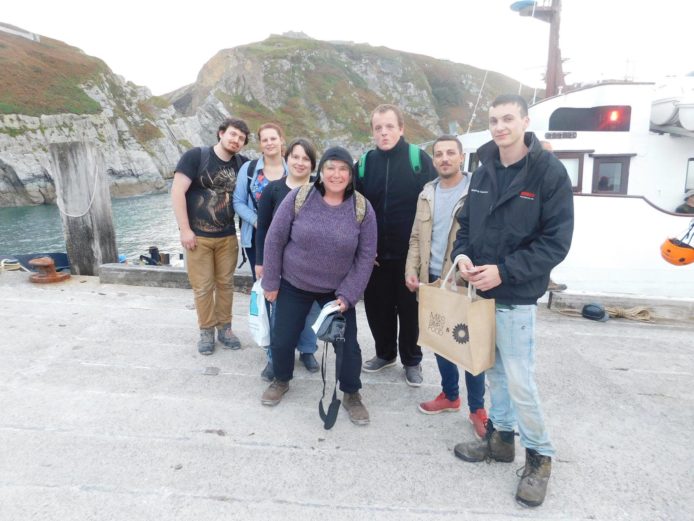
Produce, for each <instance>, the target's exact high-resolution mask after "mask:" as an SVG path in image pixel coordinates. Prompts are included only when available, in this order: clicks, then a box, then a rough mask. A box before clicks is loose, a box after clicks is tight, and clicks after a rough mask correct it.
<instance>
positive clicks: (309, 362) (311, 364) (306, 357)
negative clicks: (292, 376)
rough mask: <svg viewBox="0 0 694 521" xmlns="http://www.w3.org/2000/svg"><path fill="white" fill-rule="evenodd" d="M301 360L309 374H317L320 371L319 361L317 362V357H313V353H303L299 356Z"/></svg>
mask: <svg viewBox="0 0 694 521" xmlns="http://www.w3.org/2000/svg"><path fill="white" fill-rule="evenodd" d="M299 360H301V362H302V363H303V364H304V367H305V368H306V370H307V371H308V372H309V373H317V372H318V369H320V366H319V365H318V360H316V357H315V356H313V353H301V354H300V355H299Z"/></svg>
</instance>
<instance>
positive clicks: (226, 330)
mask: <svg viewBox="0 0 694 521" xmlns="http://www.w3.org/2000/svg"><path fill="white" fill-rule="evenodd" d="M217 338H219V341H220V342H221V343H222V346H223V347H224V349H241V341H240V340H239V337H237V336H236V335H235V334H234V333H233V332H232V331H231V324H230V323H229V324H224V325H223V326H222V327H220V328H219V329H217Z"/></svg>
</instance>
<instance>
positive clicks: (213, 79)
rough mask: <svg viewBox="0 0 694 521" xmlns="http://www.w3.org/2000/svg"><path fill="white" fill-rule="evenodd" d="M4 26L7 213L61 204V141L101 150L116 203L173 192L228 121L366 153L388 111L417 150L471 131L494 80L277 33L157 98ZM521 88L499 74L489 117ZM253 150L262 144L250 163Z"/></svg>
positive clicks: (0, 60) (425, 61)
mask: <svg viewBox="0 0 694 521" xmlns="http://www.w3.org/2000/svg"><path fill="white" fill-rule="evenodd" d="M0 25H1V24H0ZM1 29H2V27H0V64H2V67H3V74H2V75H0V206H18V205H31V204H42V203H52V202H54V201H55V188H54V184H53V178H52V175H51V170H50V169H51V166H50V160H49V152H48V147H49V145H50V144H51V143H60V142H69V141H85V142H89V143H92V144H94V145H96V146H97V148H98V149H99V150H100V151H101V153H102V154H103V156H104V162H105V164H106V165H107V175H108V176H109V180H110V185H111V193H112V195H114V196H127V195H133V194H138V193H145V192H150V191H154V190H162V189H164V188H165V184H166V183H165V180H166V179H167V178H169V177H170V176H171V175H172V171H173V169H174V167H175V165H176V162H177V160H178V158H179V157H180V154H181V153H182V152H183V151H185V150H186V149H187V148H190V147H191V146H197V145H202V144H212V143H214V142H215V141H216V138H215V131H216V127H217V126H218V124H219V122H220V121H221V120H222V119H224V118H225V117H228V116H229V115H234V116H237V117H241V118H243V119H245V120H246V121H248V123H249V126H250V127H251V129H255V128H257V127H258V125H259V124H261V123H263V122H266V121H276V122H279V123H280V124H282V125H283V126H284V128H285V130H286V131H287V135H288V136H289V137H290V138H291V137H294V136H298V135H303V136H307V137H309V138H311V139H313V140H314V141H315V142H316V143H317V144H319V147H320V148H323V147H325V146H327V145H330V144H341V145H343V146H345V147H347V148H348V149H350V150H351V151H352V152H353V153H354V154H355V155H358V154H359V153H361V152H362V151H363V150H364V149H366V148H367V147H368V146H369V142H370V132H369V126H368V115H369V113H370V111H371V110H372V109H373V107H375V106H376V105H378V104H379V103H396V104H397V105H399V106H400V107H402V108H403V110H404V111H405V113H406V136H407V137H408V139H409V140H410V141H411V142H414V143H420V142H424V141H428V140H431V139H433V138H434V137H435V136H436V135H438V134H440V133H442V132H447V131H448V130H449V128H451V126H453V127H455V128H461V129H463V130H465V129H466V128H467V125H468V123H469V120H470V117H471V115H472V110H473V107H474V104H475V101H476V99H477V95H478V93H479V90H480V88H481V86H482V81H483V77H484V72H483V71H480V70H478V69H475V68H473V67H469V66H466V65H460V64H455V63H451V62H447V61H442V60H436V59H433V58H429V57H426V56H420V55H414V54H408V53H403V52H398V51H393V50H390V49H387V48H383V47H379V48H374V47H371V46H369V45H365V44H351V43H344V42H323V41H318V40H312V39H310V38H308V37H305V36H304V35H291V36H272V37H270V38H268V39H267V40H265V41H263V42H259V43H255V44H251V45H245V46H241V47H237V48H233V49H226V50H223V51H220V52H219V53H217V54H216V55H215V56H214V57H213V58H212V59H211V60H209V61H208V62H207V63H206V64H205V65H204V66H203V67H202V69H201V71H200V73H199V75H198V78H197V81H196V82H195V83H193V84H191V85H188V86H186V87H182V88H180V89H178V90H176V91H174V92H172V93H170V94H168V95H166V96H163V97H153V96H152V95H151V93H150V92H149V90H148V89H146V88H145V87H139V86H136V85H134V84H132V83H130V82H127V81H125V80H124V79H123V78H121V77H119V76H116V75H114V74H113V73H112V72H111V71H110V69H109V68H108V67H107V66H106V64H104V63H103V62H102V61H101V60H99V59H97V58H93V57H90V56H87V55H85V54H84V53H83V52H82V51H80V50H79V49H77V48H74V47H70V46H68V45H66V44H64V43H62V42H58V41H56V40H51V39H50V38H45V37H40V38H38V37H37V38H36V39H30V38H26V37H22V36H19V35H17V34H9V33H7V32H3V31H2V30H1ZM15 33H16V31H15ZM517 90H518V84H517V82H515V81H514V80H511V79H510V78H507V77H505V76H502V75H499V74H496V73H490V74H489V77H488V79H487V82H486V85H485V88H484V91H483V93H482V99H481V101H480V110H479V112H480V113H483V111H484V109H485V108H486V107H487V106H488V104H489V101H490V100H491V99H493V98H494V97H495V96H496V95H497V94H499V93H502V92H517ZM477 126H479V125H477ZM254 149H257V147H256V143H255V140H254V139H253V138H252V139H251V143H250V144H249V149H248V150H249V153H250V155H253V152H254Z"/></svg>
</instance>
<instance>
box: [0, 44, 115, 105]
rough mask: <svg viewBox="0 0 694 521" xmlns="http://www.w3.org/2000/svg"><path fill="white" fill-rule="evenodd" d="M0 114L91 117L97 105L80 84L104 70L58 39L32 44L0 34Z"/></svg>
mask: <svg viewBox="0 0 694 521" xmlns="http://www.w3.org/2000/svg"><path fill="white" fill-rule="evenodd" d="M0 71H2V74H0V114H26V115H29V116H40V115H41V114H61V113H73V114H94V113H98V112H99V111H100V110H101V107H100V106H99V104H98V103H97V102H96V101H94V100H93V99H92V98H90V97H89V96H87V95H86V94H85V93H84V91H83V90H82V89H81V88H80V84H84V83H86V82H89V81H93V80H94V79H96V77H97V76H98V75H99V74H100V73H102V72H105V71H108V67H107V66H106V65H105V64H104V62H102V61H101V60H99V59H97V58H93V57H91V56H87V55H86V54H84V53H83V52H82V51H81V50H79V49H77V48H75V47H70V46H69V45H66V44H65V43H63V42H60V41H58V40H52V39H50V38H46V37H42V38H41V42H34V41H31V40H27V39H26V38H22V37H20V36H13V35H10V34H7V33H4V32H0Z"/></svg>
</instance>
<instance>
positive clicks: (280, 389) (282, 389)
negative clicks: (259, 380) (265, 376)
mask: <svg viewBox="0 0 694 521" xmlns="http://www.w3.org/2000/svg"><path fill="white" fill-rule="evenodd" d="M288 390H289V382H281V381H280V380H273V381H272V383H271V384H270V385H269V387H268V388H267V389H265V392H264V393H263V396H262V398H261V399H260V401H261V402H262V403H263V405H269V406H271V407H272V406H275V405H277V404H278V403H280V402H281V401H282V396H284V393H286V392H287V391H288Z"/></svg>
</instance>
